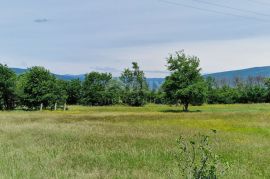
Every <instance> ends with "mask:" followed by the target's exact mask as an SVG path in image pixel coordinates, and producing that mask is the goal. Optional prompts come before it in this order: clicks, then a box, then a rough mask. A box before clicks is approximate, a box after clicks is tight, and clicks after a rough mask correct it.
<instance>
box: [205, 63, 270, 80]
mask: <svg viewBox="0 0 270 179" xmlns="http://www.w3.org/2000/svg"><path fill="white" fill-rule="evenodd" d="M204 76H205V77H208V76H210V77H213V78H215V79H217V80H223V79H225V80H229V81H231V80H233V79H234V78H235V77H239V78H242V79H247V78H248V77H257V76H261V77H270V66H264V67H254V68H247V69H242V70H234V71H225V72H219V73H212V74H207V75H204Z"/></svg>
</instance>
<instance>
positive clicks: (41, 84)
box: [0, 62, 149, 110]
mask: <svg viewBox="0 0 270 179" xmlns="http://www.w3.org/2000/svg"><path fill="white" fill-rule="evenodd" d="M132 65H133V66H132V69H125V70H124V72H123V73H122V75H121V77H120V78H119V79H114V78H113V77H112V75H111V74H110V73H98V72H91V73H89V74H87V75H86V76H85V80H84V81H80V80H79V79H76V80H71V81H64V80H59V79H57V78H56V77H55V76H54V75H52V74H51V73H50V71H49V70H46V69H45V68H43V67H32V68H30V69H28V70H27V72H26V73H24V74H22V75H19V76H16V74H15V73H14V72H13V71H12V70H11V69H9V68H8V67H7V66H6V65H2V64H0V110H11V109H15V108H18V107H20V108H25V109H30V110H37V109H43V108H50V109H54V108H55V109H56V108H57V105H58V106H59V105H61V106H63V107H64V106H66V103H68V104H82V105H89V106H102V105H112V104H120V103H121V104H122V103H124V104H127V105H131V106H142V105H143V104H145V102H146V100H147V96H148V93H149V90H148V86H147V84H146V78H145V76H144V73H143V71H141V70H140V68H139V66H138V64H137V63H135V62H134V63H133V64H132Z"/></svg>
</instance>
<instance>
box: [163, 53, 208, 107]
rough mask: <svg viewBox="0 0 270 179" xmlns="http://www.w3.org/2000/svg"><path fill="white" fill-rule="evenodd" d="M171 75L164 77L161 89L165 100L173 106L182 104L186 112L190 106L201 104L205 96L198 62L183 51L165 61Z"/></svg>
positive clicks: (204, 86)
mask: <svg viewBox="0 0 270 179" xmlns="http://www.w3.org/2000/svg"><path fill="white" fill-rule="evenodd" d="M167 63H168V70H169V71H170V72H171V75H170V76H168V77H166V79H165V83H164V84H163V89H164V92H165V94H166V98H167V99H168V100H169V101H170V102H171V103H174V104H179V103H180V104H182V105H183V110H184V111H188V107H189V105H190V104H202V103H203V102H204V100H205V96H206V84H205V82H204V79H203V77H202V75H201V68H200V60H199V58H197V57H195V56H188V55H186V54H185V53H184V51H179V52H176V54H175V55H170V56H169V57H168V59H167Z"/></svg>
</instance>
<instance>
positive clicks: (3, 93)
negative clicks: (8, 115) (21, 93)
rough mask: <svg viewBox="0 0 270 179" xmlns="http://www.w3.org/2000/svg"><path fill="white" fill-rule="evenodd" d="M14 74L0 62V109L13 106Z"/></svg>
mask: <svg viewBox="0 0 270 179" xmlns="http://www.w3.org/2000/svg"><path fill="white" fill-rule="evenodd" d="M15 89H16V74H15V73H14V72H13V71H12V70H10V69H9V68H8V67H7V66H6V65H2V64H0V110H3V109H5V110H11V109H14V107H15V98H16V95H15Z"/></svg>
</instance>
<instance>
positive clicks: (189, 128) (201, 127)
mask: <svg viewBox="0 0 270 179" xmlns="http://www.w3.org/2000/svg"><path fill="white" fill-rule="evenodd" d="M179 109H180V107H179V108H177V107H169V106H162V105H148V106H146V107H141V108H131V107H124V106H112V107H81V106H71V107H70V108H69V111H66V112H63V111H57V112H50V111H44V112H23V111H14V112H0V178H179V177H180V173H179V170H178V168H177V162H176V161H175V159H174V153H175V151H176V147H177V145H176V139H177V138H178V137H179V136H180V135H182V136H184V137H186V138H189V137H192V136H193V135H195V134H198V133H201V134H211V129H216V130H217V131H218V132H217V134H215V135H213V136H212V138H211V140H212V145H213V147H214V149H215V151H216V153H217V154H219V155H220V156H221V160H222V161H228V162H229V163H230V165H231V168H230V170H229V171H228V173H227V175H226V176H225V178H270V165H269V164H270V105H268V104H257V105H255V104H252V105H205V106H201V107H191V111H192V112H191V113H182V112H181V111H180V110H179Z"/></svg>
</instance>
